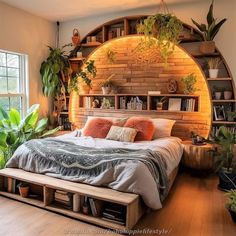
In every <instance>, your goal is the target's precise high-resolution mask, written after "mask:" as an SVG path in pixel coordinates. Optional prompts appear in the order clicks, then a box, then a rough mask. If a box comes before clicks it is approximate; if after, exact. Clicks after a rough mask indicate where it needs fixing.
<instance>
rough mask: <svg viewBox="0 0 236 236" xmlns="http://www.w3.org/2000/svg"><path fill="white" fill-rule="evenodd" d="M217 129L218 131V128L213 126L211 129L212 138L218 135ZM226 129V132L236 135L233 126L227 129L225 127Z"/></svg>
mask: <svg viewBox="0 0 236 236" xmlns="http://www.w3.org/2000/svg"><path fill="white" fill-rule="evenodd" d="M219 129H220V126H213V127H212V131H211V135H212V136H213V137H214V136H217V135H218V133H219ZM226 129H227V130H228V131H230V132H231V133H236V127H235V126H229V127H226Z"/></svg>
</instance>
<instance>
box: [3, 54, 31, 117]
mask: <svg viewBox="0 0 236 236" xmlns="http://www.w3.org/2000/svg"><path fill="white" fill-rule="evenodd" d="M26 62H27V56H26V55H22V54H18V53H13V52H6V51H1V50H0V106H1V107H3V109H4V110H5V111H9V110H10V109H11V108H15V109H17V110H18V111H20V113H21V115H22V116H24V115H25V112H26V109H27V73H26V66H27V65H26Z"/></svg>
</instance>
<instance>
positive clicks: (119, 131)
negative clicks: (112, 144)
mask: <svg viewBox="0 0 236 236" xmlns="http://www.w3.org/2000/svg"><path fill="white" fill-rule="evenodd" d="M137 132H138V131H137V130H136V129H133V128H128V127H120V126H115V125H113V126H112V127H111V129H110V130H109V132H108V134H107V137H106V139H110V140H115V141H121V142H132V143H133V142H134V138H135V136H136V135H137Z"/></svg>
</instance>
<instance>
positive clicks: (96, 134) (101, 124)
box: [83, 118, 113, 138]
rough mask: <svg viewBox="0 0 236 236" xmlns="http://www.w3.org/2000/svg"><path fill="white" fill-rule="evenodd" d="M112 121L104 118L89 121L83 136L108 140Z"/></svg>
mask: <svg viewBox="0 0 236 236" xmlns="http://www.w3.org/2000/svg"><path fill="white" fill-rule="evenodd" d="M112 125H113V123H112V121H110V120H107V119H103V118H94V119H90V120H88V121H87V123H86V125H85V127H84V128H83V136H91V137H93V138H106V136H107V134H108V132H109V130H110V128H111V126H112Z"/></svg>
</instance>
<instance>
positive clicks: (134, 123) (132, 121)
mask: <svg viewBox="0 0 236 236" xmlns="http://www.w3.org/2000/svg"><path fill="white" fill-rule="evenodd" d="M124 127H129V128H134V129H136V130H137V131H138V133H137V135H136V137H135V141H150V140H152V136H153V134H154V132H155V127H154V124H153V122H152V121H151V119H148V118H143V117H131V118H129V119H128V120H127V121H126V123H125V125H124Z"/></svg>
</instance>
